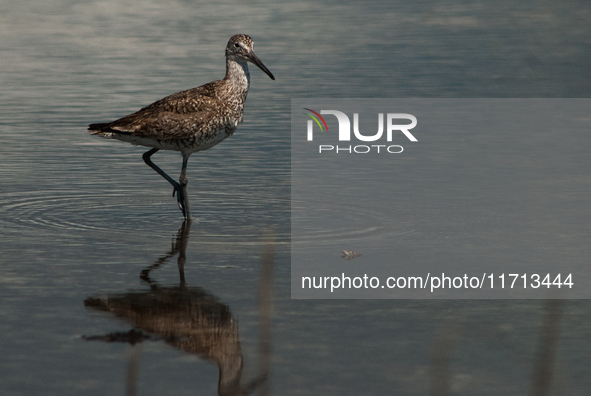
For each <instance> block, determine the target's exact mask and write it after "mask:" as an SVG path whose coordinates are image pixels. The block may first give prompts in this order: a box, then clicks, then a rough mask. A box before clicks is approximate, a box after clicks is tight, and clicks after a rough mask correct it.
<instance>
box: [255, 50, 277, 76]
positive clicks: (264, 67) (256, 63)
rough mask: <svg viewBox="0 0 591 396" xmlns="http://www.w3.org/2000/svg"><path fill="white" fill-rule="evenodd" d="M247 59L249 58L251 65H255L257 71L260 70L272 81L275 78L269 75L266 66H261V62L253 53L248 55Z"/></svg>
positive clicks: (271, 74)
mask: <svg viewBox="0 0 591 396" xmlns="http://www.w3.org/2000/svg"><path fill="white" fill-rule="evenodd" d="M249 58H250V61H251V62H252V63H254V64H255V65H257V66H258V67H259V69H261V70H262V71H264V72H265V73H266V74H267V76H269V77H271V79H272V80H275V76H274V75H273V73H271V72H270V71H269V69H267V66H265V65H264V64H263V62H262V61H261V60H260V59H259V57H258V56H256V55H255V53H254V52H251V53H250V56H249Z"/></svg>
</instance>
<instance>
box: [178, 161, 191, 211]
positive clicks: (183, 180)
mask: <svg viewBox="0 0 591 396" xmlns="http://www.w3.org/2000/svg"><path fill="white" fill-rule="evenodd" d="M190 155H191V154H187V155H184V154H183V166H182V168H181V176H180V177H179V182H180V186H181V192H182V194H183V200H184V205H183V206H184V208H185V210H183V214H184V215H185V217H186V218H187V219H191V211H190V209H189V198H188V196H189V195H188V194H187V184H188V183H189V180H188V179H187V162H188V161H189V156H190ZM179 205H180V201H179ZM185 213H186V214H185Z"/></svg>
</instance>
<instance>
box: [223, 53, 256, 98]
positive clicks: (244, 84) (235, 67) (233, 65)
mask: <svg viewBox="0 0 591 396" xmlns="http://www.w3.org/2000/svg"><path fill="white" fill-rule="evenodd" d="M224 80H226V81H228V82H229V83H230V84H231V85H232V86H233V88H234V89H235V90H236V91H243V92H244V93H246V92H248V87H249V86H250V73H249V72H248V65H247V64H246V61H244V60H242V59H235V58H231V57H228V58H226V77H224Z"/></svg>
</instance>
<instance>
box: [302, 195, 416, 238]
mask: <svg viewBox="0 0 591 396" xmlns="http://www.w3.org/2000/svg"><path fill="white" fill-rule="evenodd" d="M292 214H295V216H294V217H293V218H292V222H293V223H292V226H293V227H292V230H293V234H292V238H293V239H292V243H293V244H300V243H301V244H305V243H310V242H315V241H350V240H358V239H363V238H373V237H378V236H383V235H402V234H407V233H412V232H413V231H414V230H413V227H412V222H410V221H409V220H408V219H407V218H406V217H407V215H405V214H403V213H401V212H394V213H390V214H389V215H385V214H384V212H383V211H378V210H372V209H371V208H368V207H364V206H360V205H355V204H339V203H317V202H314V203H312V202H305V201H302V200H294V201H292ZM319 219H321V220H319Z"/></svg>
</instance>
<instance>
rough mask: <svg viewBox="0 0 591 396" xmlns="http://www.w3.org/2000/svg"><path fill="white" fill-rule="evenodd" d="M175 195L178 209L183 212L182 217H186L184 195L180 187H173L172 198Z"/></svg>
mask: <svg viewBox="0 0 591 396" xmlns="http://www.w3.org/2000/svg"><path fill="white" fill-rule="evenodd" d="M175 195H176V200H177V202H178V204H179V209H180V210H181V212H183V217H187V209H186V208H185V193H184V192H183V188H182V187H181V185H180V184H179V185H176V186H174V189H173V190H172V196H173V197H174V196H175Z"/></svg>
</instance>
